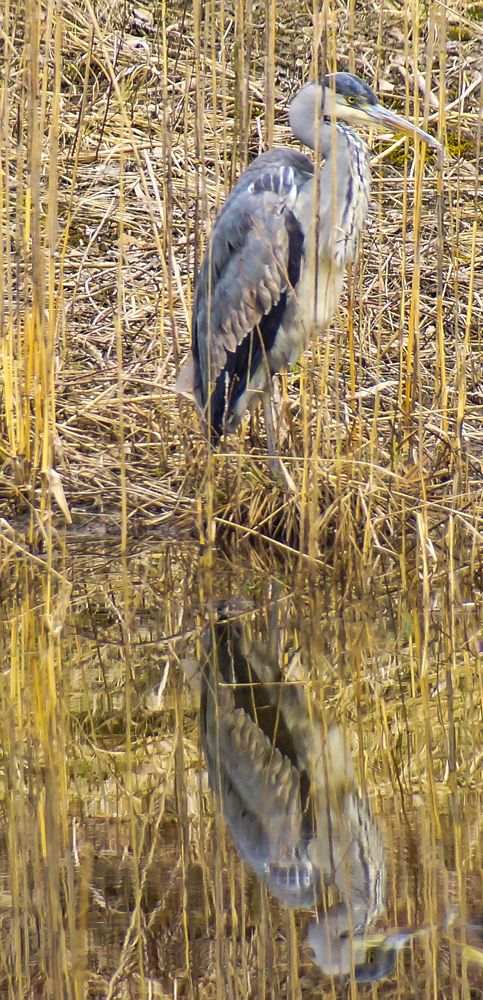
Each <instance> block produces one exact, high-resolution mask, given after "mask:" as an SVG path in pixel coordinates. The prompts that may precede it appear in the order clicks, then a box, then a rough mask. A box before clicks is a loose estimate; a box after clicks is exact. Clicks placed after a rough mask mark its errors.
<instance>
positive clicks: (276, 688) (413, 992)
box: [0, 539, 483, 1000]
mask: <svg viewBox="0 0 483 1000" xmlns="http://www.w3.org/2000/svg"><path fill="white" fill-rule="evenodd" d="M382 569H383V570H384V571H382V570H381V571H379V570H378V572H377V574H374V576H370V574H368V575H367V576H366V577H364V578H363V579H359V578H357V575H356V574H347V575H344V573H340V572H339V573H337V574H336V573H335V571H334V570H333V568H331V567H330V565H327V566H325V567H323V566H322V565H315V564H314V565H312V564H309V563H300V561H298V560H297V559H296V558H295V557H294V558H291V557H290V555H289V554H286V555H283V554H281V553H280V551H278V550H277V551H274V552H272V551H271V550H270V548H269V547H268V548H267V551H265V552H260V551H257V550H255V549H254V548H250V547H248V546H247V547H246V548H244V547H242V546H238V547H237V548H236V549H233V550H231V549H227V550H225V551H220V550H218V551H215V552H210V551H204V550H202V549H200V547H199V546H198V545H196V544H194V543H179V542H170V543H158V542H151V543H150V544H147V543H146V544H142V545H141V544H140V545H139V546H138V547H137V548H136V547H132V548H131V549H130V551H129V553H128V555H127V556H124V557H122V556H121V555H120V553H119V550H118V548H117V547H116V545H115V544H112V545H111V546H110V545H107V544H105V543H103V544H102V545H100V544H99V543H95V542H94V541H92V540H89V539H85V540H82V541H79V540H76V542H75V543H72V542H71V543H69V544H68V545H65V544H64V545H63V546H62V547H61V548H60V549H59V552H58V553H57V555H56V558H55V559H54V561H53V563H52V566H51V567H50V568H49V567H48V566H46V565H45V564H43V561H42V560H38V562H36V561H35V560H32V559H31V558H30V557H27V556H23V557H22V556H20V555H19V557H18V559H17V561H16V562H12V561H10V562H9V564H8V573H4V575H3V580H4V583H2V587H4V593H2V616H1V628H0V649H1V662H2V674H1V689H0V690H1V721H2V733H3V738H2V748H3V754H2V770H1V777H2V786H1V795H2V820H1V841H0V843H1V861H0V864H1V868H0V876H1V883H0V885H1V888H0V934H1V941H2V947H1V953H0V995H1V996H5V997H12V998H18V997H24V996H25V997H39V998H40V997H55V998H57V997H62V998H64V997H75V998H78V997H79V998H80V997H99V998H100V997H116V998H121V997H136V998H137V997H200V998H204V997H230V998H232V997H233V998H243V997H253V998H255V1000H258V998H265V997H266V998H280V997H287V998H292V997H294V998H295V997H297V998H298V997H324V996H334V997H338V996H340V997H345V996H357V995H359V994H360V993H361V994H367V993H368V992H371V993H372V994H375V995H378V996H385V997H386V996H387V997H400V998H409V997H426V996H427V997H450V996H451V997H466V998H473V1000H477V998H479V997H483V939H482V915H483V904H482V825H481V797H482V781H481V768H482V756H481V747H482V689H481V673H480V672H479V668H478V653H479V633H478V627H479V622H478V615H477V600H476V596H475V592H474V581H473V580H472V577H471V574H468V572H466V571H465V572H463V571H461V573H460V575H459V576H458V575H457V574H456V575H455V574H453V576H452V578H451V581H450V583H449V582H448V580H447V579H446V577H445V575H444V574H443V573H440V574H439V575H438V574H436V573H435V575H434V580H432V581H431V587H430V588H429V590H428V587H427V580H426V583H424V581H423V582H421V580H420V576H419V574H418V573H417V572H415V573H414V574H413V575H411V574H407V575H406V578H405V580H404V585H403V582H402V580H401V575H400V573H399V571H398V570H397V569H396V568H394V567H393V566H389V567H386V568H384V567H383V568H382ZM367 984H369V985H367Z"/></svg>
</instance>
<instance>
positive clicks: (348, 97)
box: [346, 94, 356, 104]
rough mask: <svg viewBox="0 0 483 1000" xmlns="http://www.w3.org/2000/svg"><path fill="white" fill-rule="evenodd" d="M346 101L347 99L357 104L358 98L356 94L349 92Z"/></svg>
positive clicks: (350, 102) (348, 101)
mask: <svg viewBox="0 0 483 1000" xmlns="http://www.w3.org/2000/svg"><path fill="white" fill-rule="evenodd" d="M346 101H347V103H348V104H355V103H356V99H355V97H354V94H348V95H347V97H346Z"/></svg>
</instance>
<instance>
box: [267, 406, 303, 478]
mask: <svg viewBox="0 0 483 1000" xmlns="http://www.w3.org/2000/svg"><path fill="white" fill-rule="evenodd" d="M263 416H264V420H265V434H266V437H267V452H268V466H269V469H270V472H271V473H272V476H273V477H274V479H276V480H278V481H279V482H280V481H281V482H282V483H283V484H284V486H286V487H287V489H288V490H289V491H290V492H291V493H296V492H297V488H296V486H295V483H294V481H293V479H292V476H291V475H290V473H289V471H288V469H286V468H285V465H284V464H283V462H282V459H281V458H279V457H278V455H277V436H276V433H275V424H274V420H273V410H272V394H271V387H270V386H268V387H267V388H266V389H264V391H263Z"/></svg>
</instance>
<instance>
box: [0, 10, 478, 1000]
mask: <svg viewBox="0 0 483 1000" xmlns="http://www.w3.org/2000/svg"><path fill="white" fill-rule="evenodd" d="M481 17H482V7H481V3H479V2H474V0H449V2H447V3H446V4H441V3H439V2H436V0H430V2H428V3H427V4H426V5H421V4H419V3H417V2H416V0H408V2H404V3H395V2H393V0H377V2H371V3H369V2H366V0H361V2H360V3H356V2H355V0H326V2H324V3H323V4H322V5H321V7H320V9H319V8H318V7H317V5H311V4H305V3H297V4H294V5H289V4H287V5H285V6H282V5H281V4H278V3H276V2H275V0H265V2H264V3H261V2H260V3H258V2H254V3H251V2H247V3H244V2H242V0H234V2H233V3H221V2H220V3H216V2H214V0H210V2H204V3H201V2H200V0H195V2H194V3H193V5H190V4H185V3H181V2H178V0H176V2H171V3H169V4H167V3H166V0H159V2H158V3H156V4H154V3H153V4H150V3H146V4H144V5H142V4H139V5H134V4H131V3H121V2H119V0H109V2H97V3H93V2H91V0H80V2H79V3H77V4H74V3H72V2H70V0H64V2H63V3H61V4H54V3H53V2H52V0H45V3H43V4H40V3H39V2H38V0H26V2H25V3H24V4H20V3H18V2H17V0H7V2H6V3H5V5H4V19H3V23H2V25H1V28H2V30H1V33H0V38H1V45H2V50H3V65H4V73H3V79H2V81H1V84H0V87H1V90H0V99H1V106H0V107H1V110H0V123H1V125H0V203H1V216H2V241H1V251H0V252H1V267H0V281H1V288H0V310H1V311H0V517H1V520H0V558H1V567H2V568H1V574H0V600H1V607H0V662H1V663H2V672H1V675H0V677H1V679H0V720H1V733H2V738H1V747H2V757H1V761H2V763H1V767H0V808H1V819H0V845H1V849H0V941H1V949H0V951H1V955H0V996H5V997H6V998H9V1000H18V998H23V997H25V998H27V997H38V998H44V997H45V998H49V1000H50V998H55V1000H61V998H62V1000H64V998H66V997H68V998H70V997H72V998H75V1000H80V998H84V997H92V998H94V997H99V998H101V997H102V998H104V997H109V998H116V1000H117V998H124V997H136V998H137V997H140V998H141V997H142V998H147V997H153V996H156V997H173V998H174V997H180V996H183V997H200V998H203V1000H205V998H209V997H222V996H223V997H225V996H226V997H230V998H232V997H233V998H238V997H246V996H247V997H253V998H254V1000H262V998H265V997H266V998H274V1000H275V998H279V997H282V996H287V997H290V998H297V1000H298V998H301V997H305V996H307V997H312V996H314V997H316V996H317V997H321V996H326V995H327V996H328V995H330V996H333V997H339V996H340V997H342V996H348V995H350V996H351V997H356V996H357V995H359V992H362V988H361V989H360V990H358V988H357V987H356V985H355V984H354V983H352V984H351V985H349V986H348V985H347V984H344V983H342V984H341V983H337V982H335V981H334V982H330V980H329V981H327V980H325V981H322V980H321V976H320V973H319V972H318V971H317V970H316V969H314V966H313V963H312V961H311V957H310V949H309V948H308V946H307V944H306V943H305V929H306V924H307V919H308V918H307V915H306V914H296V915H293V914H287V912H283V911H282V909H281V908H280V907H278V905H276V904H274V903H273V901H270V900H269V899H268V897H267V894H266V893H265V892H264V891H263V889H260V887H257V885H256V884H255V881H254V879H253V878H252V876H251V875H250V873H249V872H248V871H247V869H246V868H244V867H243V866H242V864H241V862H240V861H239V860H238V859H237V858H236V855H235V852H234V850H233V846H232V845H231V844H230V841H229V838H228V837H226V836H225V835H224V833H223V830H222V829H221V828H220V824H219V819H218V818H217V815H216V810H215V807H214V803H213V798H212V797H211V795H210V793H209V790H208V788H207V785H206V776H205V775H204V770H203V763H202V757H201V752H200V746H199V735H198V724H197V710H196V705H195V704H194V702H193V701H192V700H191V695H189V693H188V692H187V691H186V687H185V685H184V681H183V677H184V674H183V670H182V665H183V662H184V661H189V660H193V659H196V658H197V656H198V655H199V638H200V635H201V633H202V631H203V629H204V627H205V626H206V621H207V606H208V605H209V602H210V600H212V599H214V598H215V599H218V598H220V597H223V598H224V597H228V596H232V595H234V596H239V595H240V594H242V595H243V596H245V598H246V599H247V601H248V603H249V606H250V607H251V608H253V609H257V612H258V613H257V614H251V615H249V616H248V618H249V619H250V622H251V626H250V627H251V628H252V629H253V630H254V632H255V633H256V634H259V635H260V637H262V636H263V635H265V634H266V627H267V612H266V610H265V609H266V606H267V605H268V604H269V594H270V586H271V583H272V581H273V579H276V580H278V581H280V586H281V589H282V594H283V602H284V608H285V622H284V628H285V634H286V637H287V645H288V648H290V649H294V648H296V649H300V650H301V656H302V659H303V662H304V664H305V665H306V670H307V680H308V683H309V685H310V689H311V691H312V693H313V695H314V697H318V698H319V699H321V700H323V702H324V704H327V706H328V707H329V708H330V711H333V712H334V713H337V714H338V715H339V716H340V717H341V718H343V719H344V724H345V727H346V730H347V736H348V740H349V742H350V746H351V751H352V752H353V754H354V757H355V758H356V760H357V761H358V765H359V773H360V778H361V782H362V783H363V785H365V786H366V787H367V788H368V789H369V791H370V795H371V801H372V803H373V808H374V811H375V813H376V814H377V815H378V816H379V818H380V822H381V824H382V827H383V831H384V836H385V842H386V846H387V852H388V864H389V868H390V891H389V898H388V922H389V925H391V924H392V926H396V925H398V924H400V925H409V924H411V923H417V924H424V923H426V924H429V925H431V926H432V927H433V933H432V935H429V936H428V938H427V939H425V941H424V942H422V943H420V944H415V945H413V946H411V948H410V949H409V950H408V952H405V953H404V954H403V955H401V957H400V958H399V959H398V967H397V979H396V980H395V981H394V980H385V981H383V982H382V983H381V984H379V985H377V986H374V987H373V988H372V989H373V993H374V995H379V996H381V997H383V996H387V997H398V998H400V1000H403V998H404V1000H405V998H407V997H409V996H415V995H416V996H423V995H424V996H430V995H431V996H434V997H438V998H441V1000H442V998H443V997H447V996H450V995H451V996H458V997H460V996H461V997H462V998H463V997H464V998H465V1000H469V998H471V1000H476V998H477V997H478V996H480V993H481V990H480V986H479V982H480V979H479V977H480V976H481V964H480V965H478V964H475V962H474V960H472V961H470V960H469V959H468V956H467V952H466V951H465V942H464V938H463V937H462V936H461V935H460V937H458V933H457V932H455V933H454V934H453V935H451V934H450V935H449V936H448V937H447V939H445V940H444V941H443V944H442V946H441V949H439V950H438V948H439V944H438V946H437V943H436V930H434V928H435V927H436V925H437V923H438V921H439V920H440V918H441V916H442V914H443V915H444V913H446V912H448V910H450V909H451V908H452V907H454V908H455V910H457V911H458V913H459V915H460V918H461V920H462V921H464V919H466V918H470V917H471V918H474V917H477V916H478V915H481V906H482V895H483V893H482V884H481V871H482V870H483V865H482V857H481V849H482V843H481V732H482V725H483V720H482V713H481V705H482V702H483V691H482V688H481V673H480V672H479V659H478V658H479V654H481V638H480V627H481V621H480V608H481V589H482V588H481V581H482V561H481V553H482V545H481V542H482V516H483V504H482V497H483V491H482V471H483V468H482V463H483V439H482V432H481V416H482V404H483V397H482V388H481V387H482V372H481V357H482V322H481V306H482V298H481V296H482V286H481V270H482V254H483V243H482V236H481V227H479V226H478V221H479V212H480V213H481V194H480V190H479V184H480V183H481V176H480V175H481V121H480V111H481V104H482V85H481V75H480V69H481V67H480V54H481V37H482V33H483V32H482V25H481ZM336 66H337V68H339V69H349V70H351V71H356V72H358V73H360V75H361V76H363V77H364V78H365V79H366V80H367V81H368V82H369V83H371V84H373V85H374V86H375V89H376V90H377V92H378V93H379V94H380V96H381V98H382V99H384V100H385V101H386V102H388V103H393V104H394V107H395V108H396V109H397V110H400V111H401V112H402V113H405V114H407V115H408V116H412V115H414V116H416V117H418V118H419V120H420V122H421V123H422V124H423V126H424V127H427V128H429V130H431V131H433V132H434V133H435V134H436V133H437V134H438V135H439V136H440V138H441V139H443V140H444V141H445V145H446V151H447V152H446V156H445V160H444V163H442V164H441V163H438V162H437V161H436V159H435V157H434V156H433V155H432V154H431V153H430V152H426V153H425V152H424V150H422V149H420V150H418V151H417V152H416V153H415V151H414V148H413V145H412V144H411V143H409V144H407V143H404V142H403V141H402V140H399V139H395V140H393V141H392V142H391V143H387V142H380V140H379V139H377V137H371V139H370V142H371V150H372V155H373V199H372V207H371V213H370V218H369V223H368V227H367V232H366V234H365V236H364V240H363V245H362V252H361V257H360V260H359V263H358V266H357V268H356V269H355V270H354V273H352V274H351V275H349V276H348V281H347V286H346V292H345V295H344V298H343V300H342V303H341V306H340V309H339V312H338V314H337V316H336V318H335V319H334V322H333V323H332V325H331V328H330V330H329V331H328V332H327V336H326V338H325V339H324V341H323V342H322V341H321V342H317V343H313V344H311V345H310V347H309V349H308V350H307V352H306V354H305V355H304V357H303V358H302V359H301V360H300V363H299V364H298V365H297V366H295V368H294V370H292V371H290V372H289V373H287V374H286V375H284V376H283V378H281V379H280V380H279V391H280V395H281V398H282V401H283V407H284V413H285V425H286V431H285V432H284V434H285V436H283V437H282V439H281V445H280V447H281V452H282V455H283V459H284V462H285V463H286V464H287V467H288V468H289V469H290V472H291V474H292V476H293V478H294V480H295V483H296V492H295V494H294V495H287V493H286V492H285V491H284V490H282V489H281V487H280V485H279V484H277V483H275V482H274V481H273V479H272V478H271V476H270V474H269V471H268V468H267V463H266V456H265V452H264V429H263V425H262V421H261V419H260V418H259V417H258V415H256V416H255V417H254V419H253V420H252V421H251V424H250V425H248V424H247V425H246V426H244V427H243V428H242V430H241V431H240V433H239V435H236V436H234V437H233V438H232V439H230V440H229V441H228V442H227V443H226V445H225V446H224V447H223V448H222V449H220V451H218V452H216V453H214V454H212V453H209V452H208V450H207V447H206V442H205V440H204V437H203V432H202V428H201V425H200V422H199V420H198V417H197V415H196V413H195V411H194V409H193V407H192V406H191V405H190V404H189V403H188V402H186V401H185V400H183V399H180V398H179V397H178V396H177V395H176V393H175V389H174V382H175V377H176V373H177V371H178V370H179V367H180V365H181V363H182V361H183V359H184V356H185V354H186V352H187V350H188V345H189V336H190V332H189V324H190V311H191V301H192V295H193V281H194V276H195V274H196V272H197V268H198V266H199V262H200V259H201V256H202V254H203V250H204V247H205V245H206V239H207V236H208V234H209V231H210V227H211V225H212V222H213V220H214V217H215V214H216V212H217V210H218V209H219V207H220V206H221V204H222V203H223V200H224V198H225V197H226V195H227V192H228V190H229V189H230V187H231V186H232V185H233V183H234V181H235V180H236V178H237V176H238V175H239V173H240V171H241V170H242V169H243V167H244V166H246V164H247V163H248V162H249V161H250V159H251V158H253V157H254V156H255V155H256V154H257V153H258V152H259V151H260V150H262V149H264V148H267V147H268V146H271V145H273V144H286V143H290V142H291V141H292V140H291V137H290V134H289V130H288V127H287V117H286V108H287V105H288V102H289V99H290V97H291V95H292V94H293V93H294V92H295V91H296V90H297V88H298V87H299V86H300V83H301V82H302V81H303V80H305V79H306V78H307V77H308V76H309V75H311V74H312V75H314V73H315V72H317V71H321V70H322V69H324V68H325V67H327V68H329V69H334V68H335V67H336ZM213 541H216V542H217V543H218V545H217V547H214V546H213V545H211V543H212V542H213ZM220 845H221V846H220Z"/></svg>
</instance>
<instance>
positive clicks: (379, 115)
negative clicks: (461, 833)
mask: <svg viewBox="0 0 483 1000" xmlns="http://www.w3.org/2000/svg"><path fill="white" fill-rule="evenodd" d="M365 111H366V113H367V116H368V118H369V119H370V120H371V122H373V123H374V125H376V126H377V128H380V129H385V128H389V129H391V131H392V132H402V133H403V135H410V136H417V137H418V139H421V141H422V142H425V143H426V145H427V146H431V147H432V148H433V149H441V143H440V142H438V140H437V139H435V138H434V136H432V135H429V133H428V132H423V129H422V128H418V127H417V125H414V124H413V123H412V122H409V121H408V120H407V118H402V117H401V115H397V114H396V112H395V111H390V110H389V108H384V107H383V106H382V104H375V105H374V106H369V107H366V108H365Z"/></svg>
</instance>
